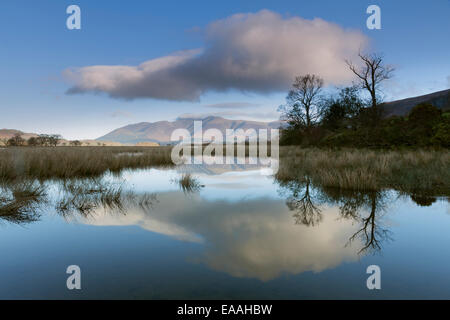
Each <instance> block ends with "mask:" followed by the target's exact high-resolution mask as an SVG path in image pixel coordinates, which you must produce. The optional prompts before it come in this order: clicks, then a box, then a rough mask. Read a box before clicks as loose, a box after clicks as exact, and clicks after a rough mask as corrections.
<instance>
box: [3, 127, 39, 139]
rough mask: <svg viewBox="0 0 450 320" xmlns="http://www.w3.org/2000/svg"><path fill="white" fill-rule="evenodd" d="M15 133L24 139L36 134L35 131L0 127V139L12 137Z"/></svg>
mask: <svg viewBox="0 0 450 320" xmlns="http://www.w3.org/2000/svg"><path fill="white" fill-rule="evenodd" d="M15 134H20V135H21V136H22V138H24V139H29V138H31V137H37V136H38V135H37V134H35V133H25V132H22V131H19V130H15V129H0V140H8V139H10V138H12V137H13V136H14V135H15Z"/></svg>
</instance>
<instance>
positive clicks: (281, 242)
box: [0, 166, 450, 299]
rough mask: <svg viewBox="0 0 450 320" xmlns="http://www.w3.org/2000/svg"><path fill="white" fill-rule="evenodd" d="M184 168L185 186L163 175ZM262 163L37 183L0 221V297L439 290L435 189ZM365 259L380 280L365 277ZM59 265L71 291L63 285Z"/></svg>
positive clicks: (445, 283)
mask: <svg viewBox="0 0 450 320" xmlns="http://www.w3.org/2000/svg"><path fill="white" fill-rule="evenodd" d="M186 171H190V172H191V173H192V175H193V176H194V177H195V179H196V180H197V182H198V184H197V188H194V190H191V191H186V190H182V189H181V188H180V186H179V185H178V183H177V179H179V177H180V175H181V174H182V173H183V172H186ZM262 173H264V172H262V171H261V170H260V169H259V168H257V167H254V166H253V167H252V166H228V167H226V166H221V167H214V166H209V167H204V166H197V167H188V168H186V167H184V168H183V167H178V168H175V169H148V170H137V171H125V172H123V173H122V174H120V175H118V176H117V175H116V176H111V175H107V176H105V177H103V178H102V179H100V180H99V181H95V182H92V181H88V180H86V181H81V182H77V183H74V184H73V185H74V186H78V187H80V186H81V187H86V186H89V185H90V184H96V185H98V184H100V185H102V186H104V189H103V190H102V192H101V194H105V193H107V192H108V190H113V192H117V191H118V190H119V189H120V192H121V194H122V195H121V197H120V199H116V200H115V201H112V202H109V203H108V201H106V200H105V199H103V200H102V199H98V198H99V197H100V195H98V194H96V193H95V192H94V191H91V192H87V194H84V195H83V196H80V195H78V196H77V195H73V194H71V193H70V191H68V190H72V191H73V190H74V189H76V188H75V187H73V186H72V187H71V189H70V188H69V187H67V186H66V188H64V186H62V183H60V182H47V183H46V190H47V191H46V202H45V203H44V202H42V203H40V204H39V206H38V207H36V208H34V209H33V219H28V220H27V219H18V220H17V221H14V219H7V220H5V219H1V218H0V222H1V225H0V254H1V262H0V298H3V299H5V298H7V299H12V298H26V299H31V298H33V299H34V298H41V299H47V298H63V299H77V298H125V299H233V298H243V299H316V298H321V299H323V298H325V299H328V298H338V299H348V298H350V299H361V298H364V299H366V298H367V299H380V298H387V299H390V298H401V299H409V298H425V299H428V298H444V299H449V298H450V277H449V275H448V274H449V273H448V272H449V271H448V269H449V266H450V232H449V231H450V212H449V211H450V210H449V203H448V200H447V199H445V198H439V197H436V198H432V197H431V198H430V197H419V196H413V197H411V196H409V195H401V194H399V193H398V192H396V191H389V190H382V191H381V190H380V191H373V192H369V193H354V192H349V191H342V190H333V189H329V190H327V189H324V188H321V187H318V186H314V185H312V184H311V183H310V182H309V180H308V179H307V178H306V179H304V180H303V181H302V182H299V181H283V182H281V181H277V180H276V179H274V177H273V176H270V175H265V174H262ZM78 187H77V188H78ZM81 187H80V188H81ZM94 189H95V188H94ZM94 189H92V190H94ZM373 264H375V265H378V266H380V268H381V271H382V289H381V290H368V289H367V287H366V279H367V277H368V275H367V274H366V268H367V267H368V266H369V265H373ZM69 265H78V266H80V268H81V272H82V290H78V291H77V290H73V291H69V290H68V289H67V288H66V279H67V277H68V275H67V274H66V273H65V271H66V268H67V266H69Z"/></svg>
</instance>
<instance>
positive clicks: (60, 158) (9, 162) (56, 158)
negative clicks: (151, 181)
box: [0, 147, 172, 181]
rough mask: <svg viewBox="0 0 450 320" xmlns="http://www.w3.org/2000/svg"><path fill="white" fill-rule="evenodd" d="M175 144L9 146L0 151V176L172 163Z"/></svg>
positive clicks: (70, 174) (67, 174)
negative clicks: (172, 151) (52, 146)
mask: <svg viewBox="0 0 450 320" xmlns="http://www.w3.org/2000/svg"><path fill="white" fill-rule="evenodd" d="M170 150H171V147H90V148H86V147H58V148H44V147H43V148H7V149H3V150H1V151H0V180H2V181H11V180H15V179H18V178H20V179H21V178H34V179H40V180H42V179H51V178H60V179H68V178H81V177H93V176H100V175H102V174H104V173H105V172H108V171H110V172H119V171H120V170H122V169H133V168H147V167H151V166H168V165H172V161H171V157H170Z"/></svg>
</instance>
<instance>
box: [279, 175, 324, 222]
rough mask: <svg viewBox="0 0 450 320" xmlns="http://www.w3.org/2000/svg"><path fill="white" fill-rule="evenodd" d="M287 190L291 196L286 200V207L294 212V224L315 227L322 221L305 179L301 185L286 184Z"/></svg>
mask: <svg viewBox="0 0 450 320" xmlns="http://www.w3.org/2000/svg"><path fill="white" fill-rule="evenodd" d="M287 185H288V188H290V189H291V191H292V194H291V195H290V196H289V197H288V198H287V200H286V205H287V206H288V208H289V209H290V210H291V211H295V213H294V214H293V217H294V218H295V223H296V224H303V225H306V226H315V225H318V224H319V223H320V222H321V221H322V218H323V217H322V213H321V210H320V208H319V207H318V206H317V205H315V204H314V202H313V197H312V195H311V193H312V191H311V181H310V179H308V178H306V179H305V181H303V183H298V182H296V181H291V182H288V184H287Z"/></svg>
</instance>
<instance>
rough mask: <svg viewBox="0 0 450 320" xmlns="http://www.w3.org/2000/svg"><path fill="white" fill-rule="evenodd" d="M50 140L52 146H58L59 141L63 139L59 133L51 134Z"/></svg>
mask: <svg viewBox="0 0 450 320" xmlns="http://www.w3.org/2000/svg"><path fill="white" fill-rule="evenodd" d="M48 140H49V145H50V146H53V147H56V146H57V145H58V143H59V142H60V141H61V140H62V137H61V135H59V134H51V135H49V137H48Z"/></svg>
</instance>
